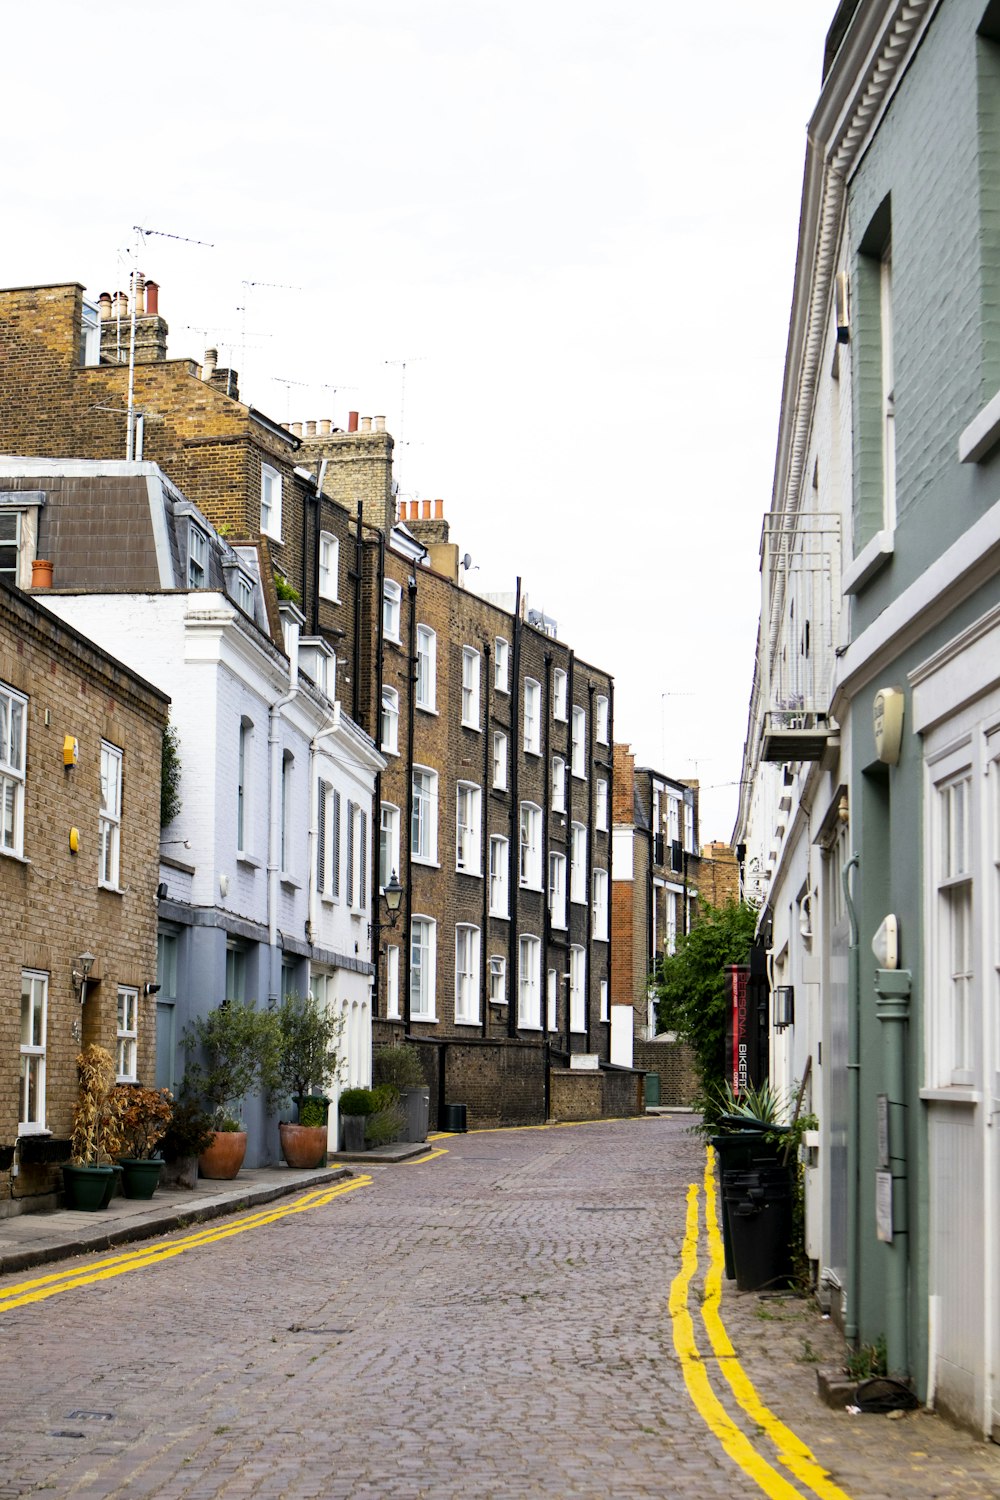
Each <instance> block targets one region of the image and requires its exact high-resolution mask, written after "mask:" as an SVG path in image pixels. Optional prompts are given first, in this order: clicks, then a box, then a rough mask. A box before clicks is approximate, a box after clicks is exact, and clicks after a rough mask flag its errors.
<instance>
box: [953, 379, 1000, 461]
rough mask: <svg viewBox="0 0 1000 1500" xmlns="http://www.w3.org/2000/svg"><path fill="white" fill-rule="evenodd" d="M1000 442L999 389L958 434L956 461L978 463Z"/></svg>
mask: <svg viewBox="0 0 1000 1500" xmlns="http://www.w3.org/2000/svg"><path fill="white" fill-rule="evenodd" d="M998 442H1000V391H998V392H997V394H996V395H995V396H994V397H993V398H992V399H991V400H989V401H987V403H986V405H985V406H984V407H983V409H982V411H980V412H979V413H978V415H977V416H975V417H973V419H972V421H971V422H970V423H969V425H968V427H966V428H965V430H964V431H963V432H960V433H959V435H958V461H959V463H962V464H978V463H979V462H980V460H981V459H984V458H987V457H989V455H990V453H992V451H993V449H994V448H995V447H996V445H997V443H998Z"/></svg>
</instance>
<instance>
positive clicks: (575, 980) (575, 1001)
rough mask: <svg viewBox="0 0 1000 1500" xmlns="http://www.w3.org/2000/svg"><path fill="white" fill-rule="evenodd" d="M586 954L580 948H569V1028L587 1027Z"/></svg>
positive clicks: (584, 1029) (579, 1029)
mask: <svg viewBox="0 0 1000 1500" xmlns="http://www.w3.org/2000/svg"><path fill="white" fill-rule="evenodd" d="M586 976H587V955H586V953H585V952H584V950H583V949H582V948H571V949H570V950H569V1029H570V1031H586V1029H587V990H586Z"/></svg>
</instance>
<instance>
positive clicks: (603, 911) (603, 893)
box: [593, 870, 608, 943]
mask: <svg viewBox="0 0 1000 1500" xmlns="http://www.w3.org/2000/svg"><path fill="white" fill-rule="evenodd" d="M593 883H594V937H595V938H596V939H597V941H598V942H601V943H606V942H607V940H608V872H607V870H595V871H594V875H593Z"/></svg>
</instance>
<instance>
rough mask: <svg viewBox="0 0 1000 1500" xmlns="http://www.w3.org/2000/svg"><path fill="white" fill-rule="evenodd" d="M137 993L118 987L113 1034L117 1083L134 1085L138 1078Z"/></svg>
mask: <svg viewBox="0 0 1000 1500" xmlns="http://www.w3.org/2000/svg"><path fill="white" fill-rule="evenodd" d="M138 1066H139V991H138V990H137V989H133V988H132V986H131V985H127V984H120V985H119V986H118V1016H117V1030H116V1033H115V1073H116V1077H117V1080H118V1082H119V1083H135V1081H136V1079H137V1078H138V1076H139V1073H138Z"/></svg>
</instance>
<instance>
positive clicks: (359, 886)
mask: <svg viewBox="0 0 1000 1500" xmlns="http://www.w3.org/2000/svg"><path fill="white" fill-rule="evenodd" d="M347 900H348V904H349V905H350V906H351V907H353V909H354V910H355V911H364V909H365V907H366V906H367V905H368V812H367V809H366V808H363V807H362V806H361V805H360V804H359V803H357V802H348V804H347Z"/></svg>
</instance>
